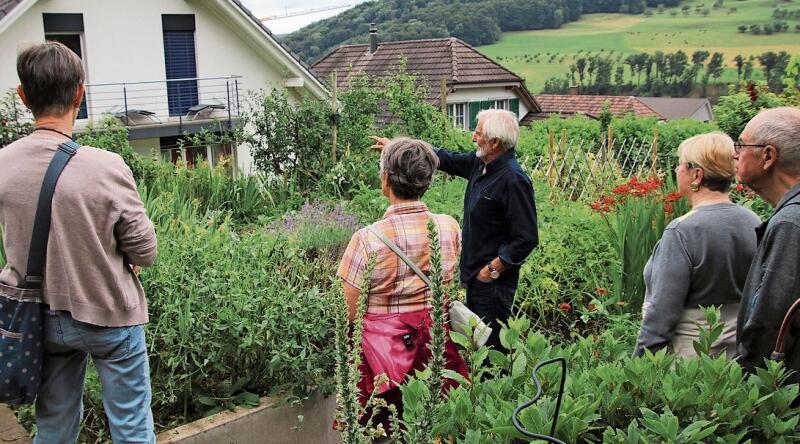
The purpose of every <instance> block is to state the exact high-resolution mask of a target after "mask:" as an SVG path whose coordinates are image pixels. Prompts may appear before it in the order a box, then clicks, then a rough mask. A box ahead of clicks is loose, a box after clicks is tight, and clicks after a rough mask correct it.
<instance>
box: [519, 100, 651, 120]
mask: <svg viewBox="0 0 800 444" xmlns="http://www.w3.org/2000/svg"><path fill="white" fill-rule="evenodd" d="M535 97H536V101H537V102H538V103H539V105H540V106H541V107H542V111H541V112H540V113H538V114H536V115H532V116H530V117H531V119H530V120H539V119H546V118H547V116H549V115H550V114H558V115H561V116H563V117H569V116H573V115H584V116H587V117H590V118H592V119H597V118H599V117H600V113H602V112H603V105H604V104H606V103H608V106H609V110H610V111H611V114H613V115H614V117H624V116H626V115H627V114H633V115H635V116H636V117H655V118H657V119H660V120H664V116H662V115H661V114H659V113H658V112H657V111H656V110H654V109H653V108H651V107H649V106H647V104H645V103H644V102H642V101H641V100H639V98H637V97H633V96H590V95H579V94H569V95H559V94H537V95H536V96H535ZM530 120H528V121H526V122H524V123H529V122H530Z"/></svg>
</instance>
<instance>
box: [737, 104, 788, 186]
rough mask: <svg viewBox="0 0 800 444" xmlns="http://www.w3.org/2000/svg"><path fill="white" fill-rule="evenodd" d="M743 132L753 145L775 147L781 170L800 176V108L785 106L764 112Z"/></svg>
mask: <svg viewBox="0 0 800 444" xmlns="http://www.w3.org/2000/svg"><path fill="white" fill-rule="evenodd" d="M743 132H746V133H747V134H748V136H750V139H751V140H752V141H753V143H759V144H769V145H772V146H774V147H775V148H776V149H777V150H778V163H779V165H780V166H781V168H783V169H784V170H785V171H786V172H789V173H792V174H800V108H793V107H788V106H785V107H780V108H772V109H768V110H766V111H762V112H761V113H759V114H758V115H757V116H756V117H754V118H753V120H751V121H750V123H748V124H747V126H746V127H745V130H744V131H743Z"/></svg>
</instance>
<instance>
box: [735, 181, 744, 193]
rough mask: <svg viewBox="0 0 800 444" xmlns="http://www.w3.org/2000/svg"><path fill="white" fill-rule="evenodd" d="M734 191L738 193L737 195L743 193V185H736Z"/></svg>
mask: <svg viewBox="0 0 800 444" xmlns="http://www.w3.org/2000/svg"><path fill="white" fill-rule="evenodd" d="M736 191H737V192H739V193H741V192H742V191H744V185H742V184H740V183H737V184H736Z"/></svg>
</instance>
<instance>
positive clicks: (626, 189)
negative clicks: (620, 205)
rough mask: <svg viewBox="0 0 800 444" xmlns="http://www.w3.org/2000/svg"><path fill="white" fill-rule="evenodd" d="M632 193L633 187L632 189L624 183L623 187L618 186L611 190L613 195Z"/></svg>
mask: <svg viewBox="0 0 800 444" xmlns="http://www.w3.org/2000/svg"><path fill="white" fill-rule="evenodd" d="M630 191H631V187H630V185H628V184H626V183H623V184H622V185H617V186H616V187H614V189H613V190H611V192H612V193H614V194H620V195H625V194H628V193H630Z"/></svg>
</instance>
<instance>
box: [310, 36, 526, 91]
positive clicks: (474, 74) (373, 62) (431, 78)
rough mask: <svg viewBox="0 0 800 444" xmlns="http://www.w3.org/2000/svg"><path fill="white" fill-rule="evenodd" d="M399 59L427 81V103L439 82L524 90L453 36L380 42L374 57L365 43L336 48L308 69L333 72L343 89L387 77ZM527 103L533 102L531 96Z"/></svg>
mask: <svg viewBox="0 0 800 444" xmlns="http://www.w3.org/2000/svg"><path fill="white" fill-rule="evenodd" d="M402 60H405V63H406V71H407V72H409V73H411V74H414V75H416V76H418V77H419V78H422V79H425V80H426V81H427V82H428V85H429V87H430V91H429V95H428V100H429V101H431V102H432V103H436V102H438V101H439V96H440V91H439V88H438V85H439V84H440V82H441V81H442V79H444V80H445V82H446V84H447V86H448V87H452V86H456V85H459V84H475V83H519V85H520V86H521V87H522V88H523V89H524V88H525V87H524V83H523V79H522V78H521V77H519V76H518V75H516V74H514V73H513V72H511V71H509V70H508V69H506V68H504V67H502V66H501V65H499V64H498V63H496V62H494V61H493V60H492V59H490V58H488V57H486V56H484V55H483V54H481V53H479V52H478V51H476V50H475V49H474V48H472V47H471V46H470V45H468V44H467V43H465V42H463V41H461V40H459V39H457V38H454V37H449V38H441V39H427V40H410V41H401V42H383V43H379V44H378V49H377V50H376V51H375V53H374V54H371V53H370V52H369V44H363V45H348V46H340V47H339V48H337V49H335V50H333V51H332V52H331V53H329V54H328V55H326V56H325V57H323V58H322V59H321V60H319V61H318V62H317V63H315V64H314V65H313V66H312V69H313V70H314V71H315V72H316V73H317V75H319V76H320V77H321V78H324V79H326V80H328V79H330V76H331V73H333V72H334V71H335V72H336V76H337V77H336V78H337V80H336V83H337V86H339V87H341V88H346V87H347V86H348V85H349V84H350V80H351V79H352V78H354V77H356V76H359V75H361V74H366V75H368V76H369V77H370V78H372V79H380V78H383V77H387V76H390V75H392V73H393V72H395V71H397V69H398V68H399V67H400V64H401V61H402ZM328 81H329V80H328ZM526 93H527V94H528V95H530V93H528V92H527V89H524V92H523V94H526ZM529 101H530V102H534V100H533V97H532V96H530V99H529ZM534 106H535V105H534Z"/></svg>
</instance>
